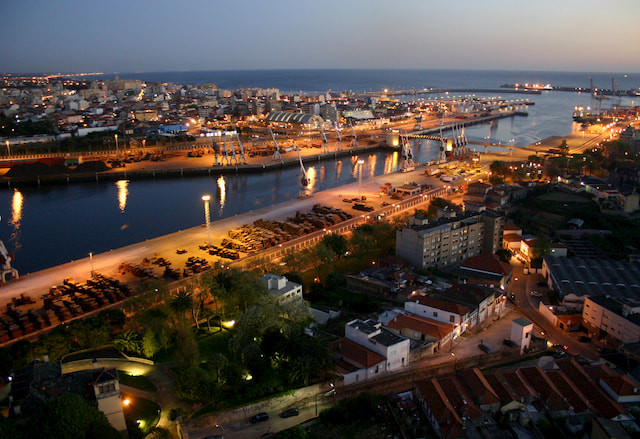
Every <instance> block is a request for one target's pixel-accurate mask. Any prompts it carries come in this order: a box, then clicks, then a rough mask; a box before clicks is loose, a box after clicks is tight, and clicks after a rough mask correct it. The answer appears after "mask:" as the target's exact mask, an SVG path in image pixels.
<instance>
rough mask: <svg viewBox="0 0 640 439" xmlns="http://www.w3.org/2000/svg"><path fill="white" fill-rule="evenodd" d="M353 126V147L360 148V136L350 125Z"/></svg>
mask: <svg viewBox="0 0 640 439" xmlns="http://www.w3.org/2000/svg"><path fill="white" fill-rule="evenodd" d="M349 125H350V126H351V133H353V139H351V147H352V148H355V147H357V146H358V135H357V134H356V129H355V128H354V127H353V124H352V123H350V124H349Z"/></svg>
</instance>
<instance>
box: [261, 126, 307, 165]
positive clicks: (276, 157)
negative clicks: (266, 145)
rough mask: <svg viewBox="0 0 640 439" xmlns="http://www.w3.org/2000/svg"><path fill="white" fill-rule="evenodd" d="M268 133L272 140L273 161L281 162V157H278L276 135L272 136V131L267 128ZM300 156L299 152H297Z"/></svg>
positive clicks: (278, 150) (278, 149) (278, 148)
mask: <svg viewBox="0 0 640 439" xmlns="http://www.w3.org/2000/svg"><path fill="white" fill-rule="evenodd" d="M269 132H270V133H271V138H272V139H273V160H282V156H281V155H280V147H279V146H278V141H277V140H276V135H275V134H273V130H272V129H271V127H269ZM298 154H300V151H298Z"/></svg>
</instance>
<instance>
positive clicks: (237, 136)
mask: <svg viewBox="0 0 640 439" xmlns="http://www.w3.org/2000/svg"><path fill="white" fill-rule="evenodd" d="M236 139H237V140H238V146H239V147H240V162H241V164H242V165H246V164H247V157H246V156H245V155H244V146H243V145H242V142H241V141H240V134H238V132H237V131H236Z"/></svg>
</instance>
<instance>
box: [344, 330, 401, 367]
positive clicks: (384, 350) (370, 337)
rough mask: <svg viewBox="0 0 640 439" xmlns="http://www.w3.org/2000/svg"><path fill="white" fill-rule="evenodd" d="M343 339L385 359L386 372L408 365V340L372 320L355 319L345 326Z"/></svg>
mask: <svg viewBox="0 0 640 439" xmlns="http://www.w3.org/2000/svg"><path fill="white" fill-rule="evenodd" d="M345 337H346V338H347V339H349V340H351V341H353V342H355V343H357V344H359V345H360V346H363V347H365V348H366V349H368V350H371V351H373V352H376V353H378V354H380V355H382V356H383V357H384V358H386V360H387V361H386V370H389V371H392V370H396V369H399V368H401V367H404V366H406V365H407V364H408V363H409V343H410V342H409V339H408V338H406V337H403V336H401V335H396V334H394V333H393V332H391V331H389V330H388V329H387V328H385V327H383V326H382V323H379V322H376V321H374V320H371V319H369V320H365V321H363V320H360V319H355V320H352V321H350V322H349V323H347V324H346V326H345Z"/></svg>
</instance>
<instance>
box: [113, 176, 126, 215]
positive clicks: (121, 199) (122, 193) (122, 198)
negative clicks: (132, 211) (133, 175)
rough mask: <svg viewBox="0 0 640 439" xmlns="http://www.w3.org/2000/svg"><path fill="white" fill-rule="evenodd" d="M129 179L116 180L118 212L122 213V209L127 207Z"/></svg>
mask: <svg viewBox="0 0 640 439" xmlns="http://www.w3.org/2000/svg"><path fill="white" fill-rule="evenodd" d="M127 186H129V180H118V181H116V187H117V188H118V207H120V212H122V213H124V209H125V208H126V207H127V197H128V196H129V189H128V187H127Z"/></svg>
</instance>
